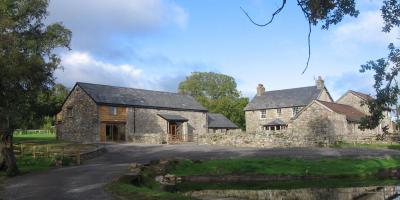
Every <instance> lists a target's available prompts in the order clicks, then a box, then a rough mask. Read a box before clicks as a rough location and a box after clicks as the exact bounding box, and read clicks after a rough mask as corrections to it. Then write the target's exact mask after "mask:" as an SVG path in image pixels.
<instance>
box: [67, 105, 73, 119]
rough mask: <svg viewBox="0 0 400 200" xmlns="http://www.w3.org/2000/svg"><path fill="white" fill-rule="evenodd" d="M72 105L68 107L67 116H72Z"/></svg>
mask: <svg viewBox="0 0 400 200" xmlns="http://www.w3.org/2000/svg"><path fill="white" fill-rule="evenodd" d="M72 114H73V113H72V107H67V117H72Z"/></svg>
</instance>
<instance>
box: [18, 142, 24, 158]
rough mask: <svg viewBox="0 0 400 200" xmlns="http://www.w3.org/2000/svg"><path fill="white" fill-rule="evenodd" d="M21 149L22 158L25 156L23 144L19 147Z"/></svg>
mask: <svg viewBox="0 0 400 200" xmlns="http://www.w3.org/2000/svg"><path fill="white" fill-rule="evenodd" d="M19 147H20V149H21V156H23V155H24V146H22V144H20V145H19Z"/></svg>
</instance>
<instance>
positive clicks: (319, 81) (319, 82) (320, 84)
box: [315, 76, 325, 90]
mask: <svg viewBox="0 0 400 200" xmlns="http://www.w3.org/2000/svg"><path fill="white" fill-rule="evenodd" d="M315 85H316V86H317V88H318V89H319V90H322V89H324V87H325V84H324V80H322V78H321V76H318V79H317V80H316V81H315Z"/></svg>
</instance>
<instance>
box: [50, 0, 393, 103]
mask: <svg viewBox="0 0 400 200" xmlns="http://www.w3.org/2000/svg"><path fill="white" fill-rule="evenodd" d="M356 1H357V3H358V5H357V7H358V8H359V10H360V12H361V14H360V15H359V17H358V18H349V17H347V18H345V20H344V21H343V22H341V23H340V24H339V25H337V26H334V27H332V28H331V29H330V30H328V31H326V30H320V28H319V27H313V33H312V42H311V45H312V56H311V62H310V66H309V69H308V70H307V71H306V73H305V74H303V75H301V72H302V70H303V68H304V66H305V62H306V59H307V42H306V41H307V28H308V27H307V22H306V20H305V19H304V17H303V15H302V13H301V11H300V9H299V8H298V7H297V5H296V4H295V1H292V0H290V1H288V4H287V6H286V7H285V9H284V10H283V11H282V13H281V14H280V15H279V16H277V18H276V19H275V21H274V22H273V23H272V24H271V25H270V26H267V27H257V26H254V25H253V24H251V23H250V22H249V20H248V19H247V18H246V16H245V15H244V14H243V13H242V11H241V10H240V7H241V6H242V7H243V8H244V9H246V10H247V11H248V13H249V14H250V15H251V16H253V18H254V19H255V20H256V21H258V22H264V21H265V20H266V19H268V17H269V16H270V14H271V13H272V12H273V10H274V9H276V8H277V7H278V6H279V5H280V0H264V1H263V0H218V1H215V0H201V1H194V0H192V1H187V0H176V1H173V0H114V1H108V0H85V1H80V0H68V1H66V0H52V1H51V2H50V6H49V12H50V16H49V18H48V22H49V23H51V22H60V21H61V22H63V23H64V25H65V26H66V27H68V28H70V29H71V30H72V32H73V39H72V44H71V47H72V50H71V51H61V52H60V54H61V56H62V60H63V61H62V65H63V70H57V71H56V77H57V81H58V82H60V83H63V84H65V85H67V86H70V87H71V86H72V85H73V84H74V83H75V82H77V81H83V82H92V83H101V84H110V85H118V86H127V87H136V88H145V89H155V90H166V91H177V87H178V84H179V82H180V81H182V80H184V79H185V77H186V76H188V75H190V73H191V72H193V71H212V72H218V73H223V74H227V75H230V76H233V77H234V78H235V79H236V81H237V83H238V89H239V90H240V91H241V92H242V94H243V95H244V96H248V97H252V96H253V95H254V94H255V91H256V86H257V84H258V83H263V84H264V85H265V87H266V89H267V90H275V89H284V88H293V87H301V86H309V85H313V84H314V79H315V78H316V77H317V76H322V77H323V78H324V79H325V82H326V86H327V88H328V90H329V91H330V92H331V94H332V95H333V97H334V98H335V99H336V98H338V97H339V96H340V95H341V94H343V93H344V92H345V91H346V90H348V89H353V90H359V91H362V92H367V93H372V92H373V90H372V87H371V86H372V84H373V80H372V75H371V74H360V73H359V72H358V70H359V69H360V65H361V64H364V63H365V62H366V61H368V60H371V59H374V60H375V59H377V58H380V57H384V56H385V55H387V50H386V47H387V45H388V43H389V42H393V41H396V40H397V39H396V37H397V36H398V35H399V34H398V33H399V31H398V30H394V31H392V33H390V34H385V33H381V32H380V30H381V27H382V20H381V18H380V13H379V6H380V0H356Z"/></svg>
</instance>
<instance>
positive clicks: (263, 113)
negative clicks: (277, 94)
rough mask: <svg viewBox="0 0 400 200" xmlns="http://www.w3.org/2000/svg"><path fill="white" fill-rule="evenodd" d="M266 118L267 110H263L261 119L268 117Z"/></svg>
mask: <svg viewBox="0 0 400 200" xmlns="http://www.w3.org/2000/svg"><path fill="white" fill-rule="evenodd" d="M266 118H267V110H261V111H260V119H266Z"/></svg>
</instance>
